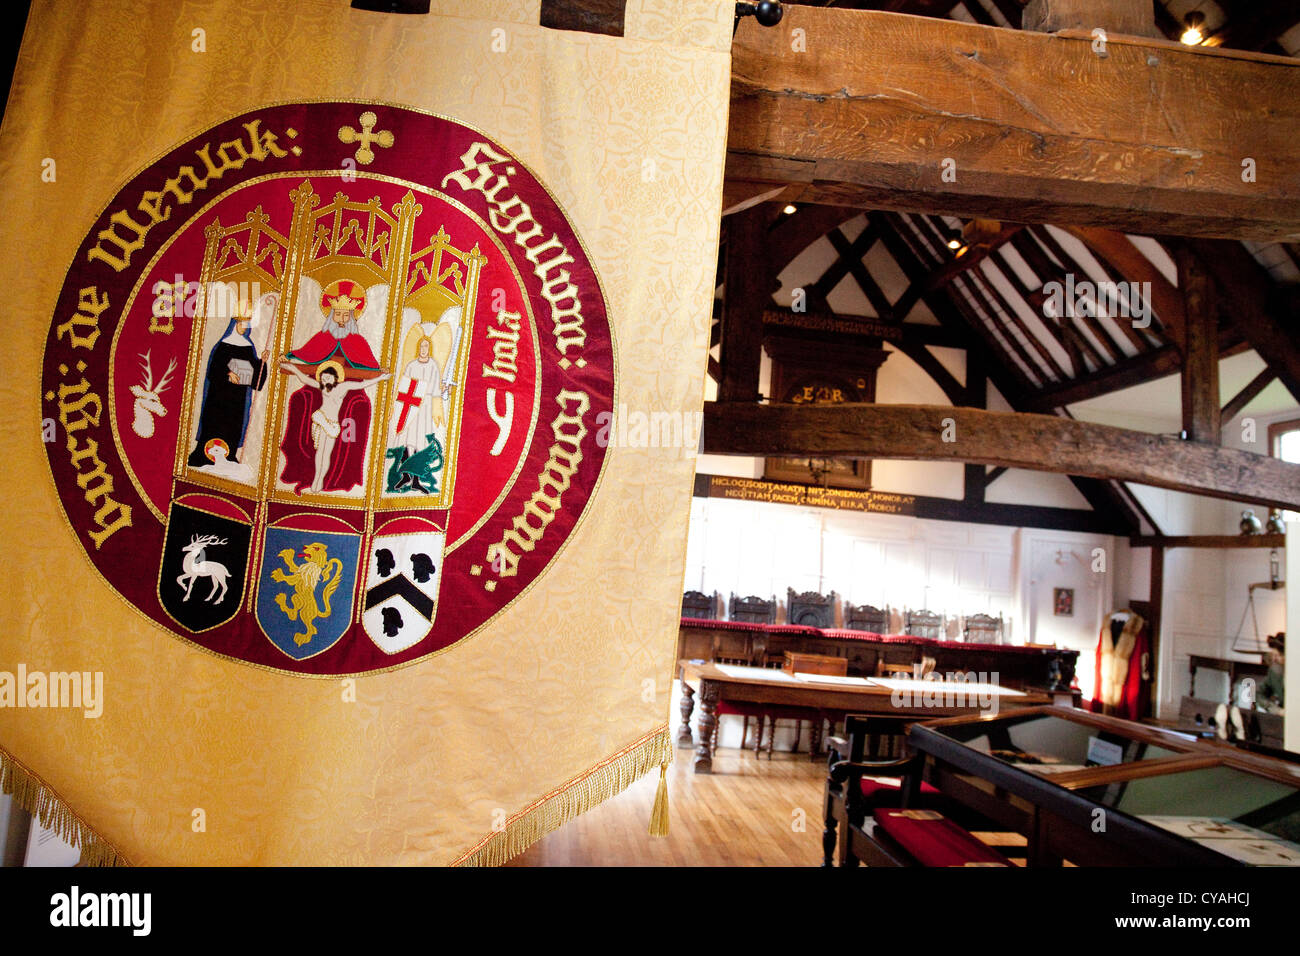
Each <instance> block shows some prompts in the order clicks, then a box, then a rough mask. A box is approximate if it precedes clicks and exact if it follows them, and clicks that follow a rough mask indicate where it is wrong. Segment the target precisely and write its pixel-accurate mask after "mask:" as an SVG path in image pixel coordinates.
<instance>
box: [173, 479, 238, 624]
mask: <svg viewBox="0 0 1300 956" xmlns="http://www.w3.org/2000/svg"><path fill="white" fill-rule="evenodd" d="M252 536H253V529H252V521H251V520H250V519H249V517H248V515H247V514H246V513H245V512H244V510H243V509H242V508H241V507H239V506H238V505H236V504H235V503H233V502H231V501H229V500H227V499H225V498H222V497H219V496H217V495H203V494H193V495H182V496H181V497H179V498H177V499H176V500H175V501H173V502H172V503H171V507H170V508H169V509H168V513H167V539H166V541H165V543H164V544H163V554H162V562H161V564H160V565H159V567H158V600H159V602H160V603H161V604H162V606H163V609H164V610H166V612H167V613H168V614H169V615H170V616H171V618H172V620H174V621H175V622H176V623H177V624H180V625H181V626H182V627H184V628H186V629H187V630H190V631H193V632H195V633H199V632H201V631H208V630H211V629H212V628H214V627H220V626H221V625H222V624H225V623H226V622H227V621H229V620H230V619H231V618H232V617H234V616H235V614H236V613H237V612H238V611H239V608H240V606H241V605H242V604H243V600H244V578H245V577H246V576H247V571H248V549H249V544H250V543H251V541H252Z"/></svg>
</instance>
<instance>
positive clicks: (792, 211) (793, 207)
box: [781, 203, 798, 216]
mask: <svg viewBox="0 0 1300 956" xmlns="http://www.w3.org/2000/svg"><path fill="white" fill-rule="evenodd" d="M796 209H798V207H797V206H796V205H795V204H794V203H790V204H789V205H787V206H786V207H785V208H784V209H783V210H781V211H782V212H783V213H785V214H786V215H787V216H793V215H794V214H795V210H796Z"/></svg>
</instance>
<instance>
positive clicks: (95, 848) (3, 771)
mask: <svg viewBox="0 0 1300 956" xmlns="http://www.w3.org/2000/svg"><path fill="white" fill-rule="evenodd" d="M0 793H8V794H12V795H13V798H14V803H16V804H17V805H18V806H20V807H21V808H22V809H23V810H25V811H27V812H28V813H30V814H31V815H32V816H34V817H36V819H37V820H39V821H40V823H41V826H43V827H46V828H47V829H50V830H53V831H54V832H55V833H56V834H57V835H58V836H59V838H60V839H61V840H63V841H64V842H65V843H68V844H69V845H71V846H74V847H80V849H81V863H82V865H83V866H129V865H130V864H129V863H128V862H127V861H126V860H125V859H124V858H123V857H122V855H121V854H120V853H118V852H117V850H116V848H114V847H113V846H112V845H111V844H109V843H108V842H106V841H105V840H104V839H103V838H102V837H101V836H100V835H99V834H98V833H96V832H95V831H94V830H92V829H91V828H90V827H89V826H87V825H86V824H85V823H84V822H83V821H82V820H81V818H80V817H78V816H77V815H76V814H75V813H73V812H72V809H71V808H70V807H69V806H68V805H67V804H66V803H64V802H63V799H62V798H61V797H60V796H59V795H58V794H57V793H55V792H54V790H53V789H52V788H50V787H49V786H48V785H46V783H45V781H44V780H42V779H41V778H40V777H38V776H37V775H36V774H35V773H33V772H32V771H30V770H28V769H27V768H26V767H24V766H23V765H22V764H20V763H19V762H18V761H17V760H16V759H15V758H14V757H13V756H12V755H11V754H8V753H6V752H5V751H3V750H0Z"/></svg>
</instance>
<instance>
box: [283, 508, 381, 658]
mask: <svg viewBox="0 0 1300 956" xmlns="http://www.w3.org/2000/svg"><path fill="white" fill-rule="evenodd" d="M360 550H361V535H360V534H358V533H356V532H355V531H354V530H352V529H351V528H350V527H349V526H348V525H347V524H346V523H345V522H343V521H342V520H340V519H337V518H332V517H330V516H328V515H319V514H315V515H310V514H299V515H293V516H291V517H288V518H283V519H281V520H280V521H277V522H276V523H274V524H272V525H271V526H270V527H268V528H267V529H266V536H265V539H264V542H263V548H262V564H261V568H260V569H259V573H258V579H257V623H258V625H259V626H260V627H261V628H262V633H264V634H265V635H266V636H267V638H268V639H270V641H271V643H272V644H274V645H275V646H276V647H277V648H278V649H279V650H281V651H283V652H284V653H285V654H286V655H288V656H289V657H291V658H293V659H294V660H296V661H302V660H306V659H307V658H309V657H315V656H316V655H317V654H320V653H323V652H324V651H327V650H329V649H330V648H331V647H333V646H334V645H335V644H337V643H338V641H339V639H340V638H342V637H343V635H344V634H345V633H347V630H348V627H349V626H350V625H351V623H352V609H353V602H354V601H355V592H356V586H357V561H358V557H359V555H360Z"/></svg>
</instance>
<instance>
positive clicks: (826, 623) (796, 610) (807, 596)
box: [785, 588, 835, 627]
mask: <svg viewBox="0 0 1300 956" xmlns="http://www.w3.org/2000/svg"><path fill="white" fill-rule="evenodd" d="M785 593H786V601H785V607H786V620H787V621H789V622H790V623H791V624H801V625H803V626H805V627H834V626H835V592H834V591H832V592H831V593H830V594H828V595H827V594H818V593H817V592H816V591H804V592H802V593H799V594H796V593H795V590H794V588H786V592H785Z"/></svg>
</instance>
